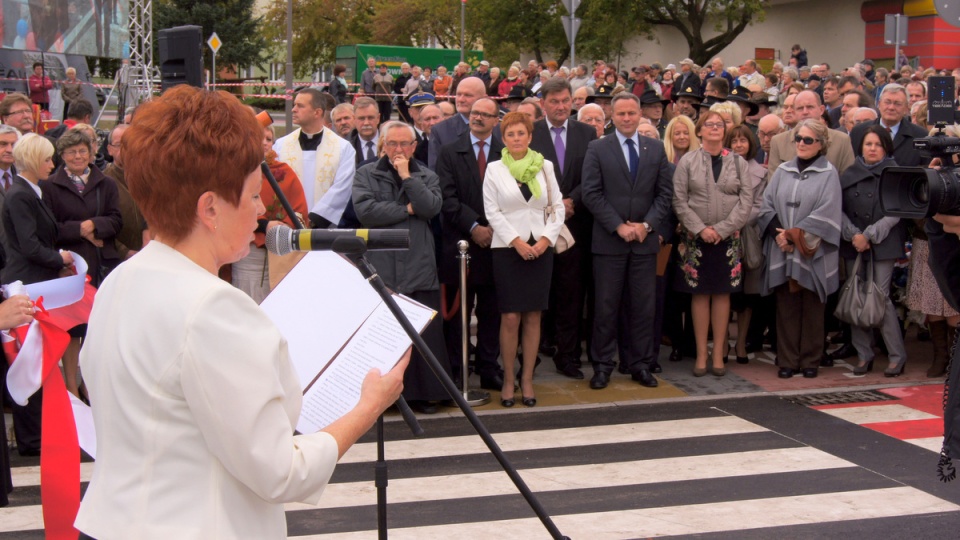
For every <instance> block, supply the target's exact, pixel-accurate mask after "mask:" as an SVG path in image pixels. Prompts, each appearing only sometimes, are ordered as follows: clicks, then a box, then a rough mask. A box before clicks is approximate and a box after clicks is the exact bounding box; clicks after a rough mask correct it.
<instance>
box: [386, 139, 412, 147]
mask: <svg viewBox="0 0 960 540" xmlns="http://www.w3.org/2000/svg"><path fill="white" fill-rule="evenodd" d="M415 144H417V141H387V142H385V143H383V145H384V146H386V147H387V148H410V147H411V146H413V145H415Z"/></svg>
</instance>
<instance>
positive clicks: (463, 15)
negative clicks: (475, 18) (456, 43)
mask: <svg viewBox="0 0 960 540" xmlns="http://www.w3.org/2000/svg"><path fill="white" fill-rule="evenodd" d="M466 20H467V0H460V61H461V62H463V52H464V50H465V49H466V43H465V42H464V37H463V36H464V28H465V24H466Z"/></svg>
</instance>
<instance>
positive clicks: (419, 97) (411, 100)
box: [407, 91, 437, 107]
mask: <svg viewBox="0 0 960 540" xmlns="http://www.w3.org/2000/svg"><path fill="white" fill-rule="evenodd" d="M436 102H437V100H436V99H435V98H434V97H433V94H431V93H429V92H423V91H421V92H417V93H415V94H410V95H409V96H407V106H408V107H426V106H427V105H433V104H434V103H436Z"/></svg>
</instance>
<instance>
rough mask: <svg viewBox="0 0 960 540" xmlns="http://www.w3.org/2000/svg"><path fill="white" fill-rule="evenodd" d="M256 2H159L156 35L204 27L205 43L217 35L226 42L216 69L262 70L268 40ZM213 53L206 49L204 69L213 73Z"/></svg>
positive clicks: (228, 0) (196, 0)
mask: <svg viewBox="0 0 960 540" xmlns="http://www.w3.org/2000/svg"><path fill="white" fill-rule="evenodd" d="M254 2H255V0H158V1H157V2H155V3H154V12H153V35H154V37H156V36H157V33H158V32H159V31H160V30H162V29H164V28H172V27H174V26H184V25H196V26H201V27H203V31H202V38H203V41H204V42H206V40H207V38H208V37H210V34H212V33H214V32H216V33H217V35H218V36H219V37H220V41H222V42H223V46H222V47H221V48H220V51H219V52H218V53H217V65H218V66H221V67H222V68H227V69H235V68H237V67H240V68H244V67H247V66H258V67H262V66H263V64H264V62H265V61H266V57H265V56H264V51H265V50H266V48H267V40H266V38H265V37H264V35H263V28H262V26H263V19H262V17H256V16H254V13H253V7H254ZM212 58H213V51H211V50H210V47H207V46H206V45H204V46H203V65H204V66H205V67H206V68H207V69H211V68H212V65H211V61H212Z"/></svg>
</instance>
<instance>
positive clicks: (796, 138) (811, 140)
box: [793, 135, 820, 146]
mask: <svg viewBox="0 0 960 540" xmlns="http://www.w3.org/2000/svg"><path fill="white" fill-rule="evenodd" d="M793 142H795V143H797V144H800V143H803V144H806V145H808V146H809V145H811V144H813V143H818V142H820V139H814V138H813V137H801V136H800V135H796V136H794V137H793Z"/></svg>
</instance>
